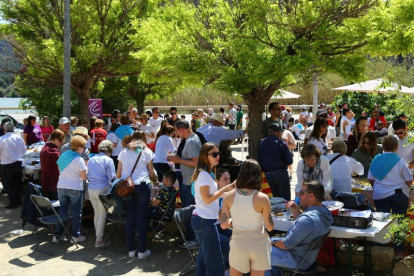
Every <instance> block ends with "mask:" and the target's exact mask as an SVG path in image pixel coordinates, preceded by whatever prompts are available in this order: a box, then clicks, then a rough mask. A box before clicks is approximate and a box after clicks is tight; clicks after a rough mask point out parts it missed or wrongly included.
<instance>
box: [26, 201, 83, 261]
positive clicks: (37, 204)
mask: <svg viewBox="0 0 414 276" xmlns="http://www.w3.org/2000/svg"><path fill="white" fill-rule="evenodd" d="M30 199H31V200H32V202H33V204H34V206H35V207H36V209H37V211H38V212H39V213H40V215H41V218H39V220H40V222H41V223H43V224H46V225H47V228H46V230H45V231H43V233H42V235H41V236H40V238H38V240H37V243H36V245H35V247H34V249H33V251H39V252H42V253H45V254H48V255H50V256H53V252H55V249H56V247H57V246H58V244H59V242H60V241H61V240H62V239H63V237H64V236H65V234H67V235H69V237H70V240H72V242H73V244H74V245H75V246H76V248H78V245H77V243H76V241H75V240H74V239H73V237H72V235H71V234H70V233H69V231H68V229H67V228H66V226H65V224H64V222H67V221H69V220H70V219H71V218H72V216H67V218H65V219H64V220H63V219H62V218H61V217H60V216H59V214H58V213H57V212H56V210H55V209H54V208H53V206H52V203H51V202H50V200H49V199H48V198H46V197H42V196H37V195H31V196H30ZM41 208H50V209H51V210H52V211H53V214H52V215H48V216H44V215H43V212H42V210H41ZM45 218H52V219H54V220H56V219H57V221H55V222H51V221H46V220H45ZM55 223H60V224H61V225H62V226H63V229H65V231H64V232H63V234H62V235H61V236H60V237H59V239H58V240H57V242H56V244H55V246H54V247H53V249H52V251H51V252H46V251H42V250H40V249H38V247H39V245H40V242H41V241H42V240H43V238H44V236H45V235H46V233H47V232H48V230H49V229H51V228H52V225H55Z"/></svg>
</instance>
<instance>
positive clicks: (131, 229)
mask: <svg viewBox="0 0 414 276" xmlns="http://www.w3.org/2000/svg"><path fill="white" fill-rule="evenodd" d="M145 144H146V140H145V133H144V132H143V131H135V132H134V134H133V135H132V141H131V142H130V143H129V144H128V145H127V146H126V148H124V149H123V150H122V151H121V152H120V154H119V155H118V171H117V174H116V177H117V178H120V179H123V180H126V179H127V178H128V177H131V180H132V182H133V184H134V188H133V192H132V193H131V194H130V195H131V196H132V200H128V201H126V223H125V232H126V239H127V246H128V251H129V257H131V258H132V257H135V256H136V254H137V252H136V244H135V229H136V231H137V233H138V259H139V260H141V259H144V258H146V257H148V256H149V255H151V251H150V250H148V249H147V214H148V205H149V201H150V193H151V187H150V184H149V182H150V180H151V181H152V182H153V183H155V184H156V185H158V182H157V176H156V175H155V173H154V166H153V162H152V160H153V159H154V157H155V155H154V153H153V152H152V151H151V150H150V149H148V147H147V146H146V145H145ZM122 182H124V181H121V182H120V183H119V184H121V183H122ZM117 192H118V195H119V192H120V191H119V187H118V189H117Z"/></svg>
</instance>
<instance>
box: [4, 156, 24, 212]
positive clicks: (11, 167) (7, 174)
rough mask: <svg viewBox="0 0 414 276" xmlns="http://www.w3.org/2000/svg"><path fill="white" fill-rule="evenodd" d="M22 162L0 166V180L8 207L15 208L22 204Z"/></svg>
mask: <svg viewBox="0 0 414 276" xmlns="http://www.w3.org/2000/svg"><path fill="white" fill-rule="evenodd" d="M22 177H23V173H22V162H21V161H17V162H14V163H11V164H6V165H5V164H2V165H1V178H2V181H3V186H4V187H5V188H6V192H7V197H8V198H9V205H10V206H12V207H17V206H19V205H20V204H21V203H22Z"/></svg>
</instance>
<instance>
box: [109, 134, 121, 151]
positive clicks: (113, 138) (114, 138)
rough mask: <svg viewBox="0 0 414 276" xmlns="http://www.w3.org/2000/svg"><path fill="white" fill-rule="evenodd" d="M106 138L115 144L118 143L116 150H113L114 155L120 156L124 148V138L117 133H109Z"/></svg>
mask: <svg viewBox="0 0 414 276" xmlns="http://www.w3.org/2000/svg"><path fill="white" fill-rule="evenodd" d="M106 139H107V140H109V141H111V142H112V143H114V144H115V143H117V144H116V147H114V150H113V151H112V156H118V155H119V153H120V152H121V150H122V140H121V139H119V138H118V136H116V134H115V133H109V134H108V136H106Z"/></svg>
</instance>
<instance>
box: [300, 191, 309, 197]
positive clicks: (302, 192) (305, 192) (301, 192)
mask: <svg viewBox="0 0 414 276" xmlns="http://www.w3.org/2000/svg"><path fill="white" fill-rule="evenodd" d="M304 194H312V192H310V191H306V190H300V191H299V195H300V196H303V195H304Z"/></svg>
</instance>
